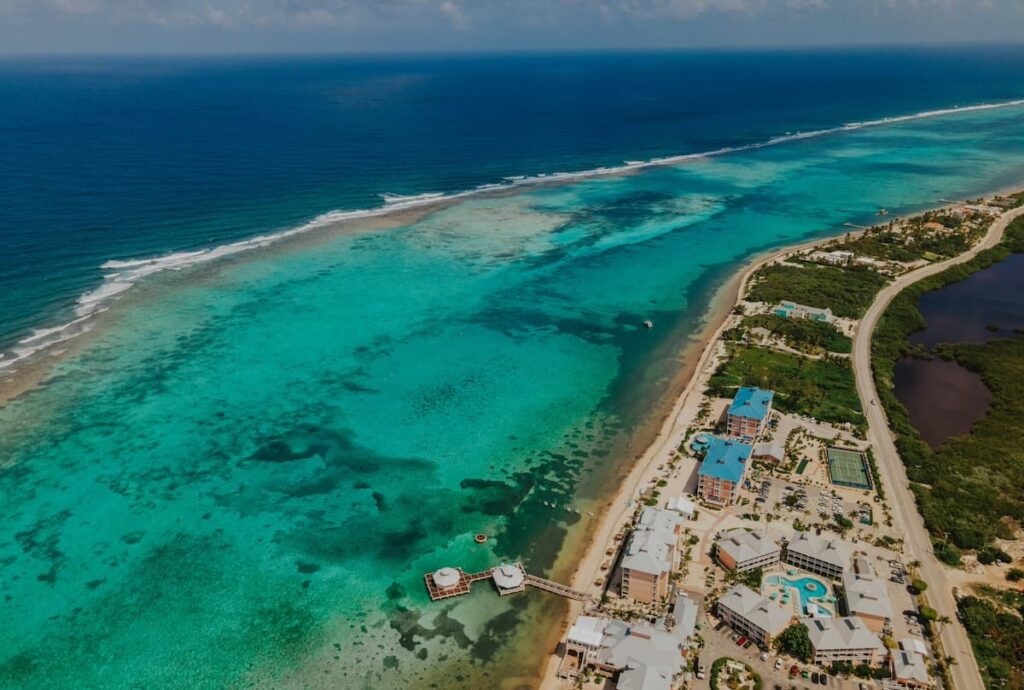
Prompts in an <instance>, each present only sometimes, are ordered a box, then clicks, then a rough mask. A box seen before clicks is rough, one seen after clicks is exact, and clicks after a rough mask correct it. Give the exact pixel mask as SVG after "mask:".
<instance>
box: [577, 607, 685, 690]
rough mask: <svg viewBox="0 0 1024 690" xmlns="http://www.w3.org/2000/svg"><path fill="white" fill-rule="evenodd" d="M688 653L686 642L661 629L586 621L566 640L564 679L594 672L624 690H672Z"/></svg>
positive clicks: (590, 618)
mask: <svg viewBox="0 0 1024 690" xmlns="http://www.w3.org/2000/svg"><path fill="white" fill-rule="evenodd" d="M685 650H686V644H685V642H684V640H682V639H681V638H680V637H679V636H678V635H676V634H674V633H669V632H667V631H665V630H663V629H662V628H660V627H656V626H653V625H649V624H646V623H630V622H626V621H620V620H617V619H614V618H597V617H594V616H580V617H579V618H577V619H576V623H575V624H573V626H572V627H571V628H570V629H569V634H568V635H567V636H566V640H565V653H564V655H563V656H562V660H561V662H560V664H559V667H558V675H559V677H561V678H568V679H571V680H575V679H577V678H579V677H580V675H581V674H582V673H583V672H584V671H586V670H588V669H589V670H591V671H593V672H594V673H596V674H597V675H599V676H603V677H605V678H613V679H615V681H616V682H615V687H616V688H618V689H619V690H669V688H671V687H672V683H673V681H674V679H675V678H676V677H677V676H678V675H679V674H680V673H682V671H683V668H684V666H685V663H686V657H685V656H684V654H683V652H684V651H685Z"/></svg>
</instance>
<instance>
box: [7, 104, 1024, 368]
mask: <svg viewBox="0 0 1024 690" xmlns="http://www.w3.org/2000/svg"><path fill="white" fill-rule="evenodd" d="M1020 106H1024V99H1015V100H1011V101H1002V102H999V103H982V104H978V105H969V106H964V107H962V108H961V107H953V108H942V109H939V110H927V111H923V112H919V113H914V114H911V115H898V116H895V117H885V118H881V119H877V120H867V121H865V122H850V123H847V124H844V125H840V126H838V127H829V128H827V129H817V130H812V131H809V132H797V133H795V134H784V135H781V136H777V137H772V138H770V139H766V140H765V141H760V142H755V143H753V144H744V145H742V146H725V147H722V148H718V149H713V150H711V151H702V152H698V153H685V154H680V155H676V156H665V157H661V158H652V159H650V160H646V161H626V162H625V163H624V164H623V165H618V166H600V167H597V168H591V169H589V170H580V171H576V172H553V173H539V174H536V175H513V176H509V177H505V178H503V180H504V182H501V183H493V182H492V183H486V184H481V185H478V186H476V187H474V188H472V189H467V190H463V191H461V192H452V193H444V192H425V193H422V194H414V195H409V196H403V195H401V194H391V193H383V194H381V195H380V196H381V199H382V201H383V205H382V206H379V207H376V208H370V209H357V210H352V211H330V212H328V213H324V214H322V215H319V216H317V217H315V218H314V219H313V220H311V221H309V222H308V223H305V224H303V225H300V226H298V227H295V228H292V229H290V230H285V231H283V232H279V233H274V234H271V235H259V236H256V237H252V238H249V239H246V240H239V241H237V242H231V243H229V244H224V245H220V246H217V247H212V248H210V249H200V250H195V251H188V252H175V253H172V254H165V255H163V256H158V257H153V258H149V259H129V260H111V261H107V262H105V263H103V264H102V265H101V266H100V268H102V269H105V270H108V271H112V272H110V273H108V274H106V275H105V276H104V277H103V283H101V284H100V286H99V287H98V288H96V289H95V290H91V291H89V292H87V293H85V294H83V295H82V296H81V297H79V298H78V300H77V301H76V304H77V307H76V309H75V319H74V320H73V321H70V322H68V323H65V324H63V325H61V326H56V327H53V328H45V329H37V330H35V331H33V332H32V334H31V335H29V336H28V337H26V338H23V339H21V340H19V341H18V344H17V345H16V346H15V347H14V348H12V349H11V350H10V351H9V352H6V353H0V371H3V370H4V369H7V368H9V367H11V366H13V365H14V364H16V363H17V362H20V361H22V360H24V359H27V358H28V357H31V356H33V355H35V354H37V353H39V352H41V351H43V350H45V349H46V348H48V347H50V346H51V345H56V344H57V343H61V342H65V341H67V340H70V339H71V338H73V337H75V336H76V335H80V334H81V333H84V332H87V331H88V330H89V326H88V323H87V320H88V319H89V318H90V317H92V316H94V315H95V314H98V313H100V312H102V311H106V309H107V306H108V304H109V302H111V301H113V300H115V299H116V298H117V297H119V296H120V295H121V294H123V293H124V292H125V291H127V290H129V289H131V288H132V286H134V285H135V284H136V283H137V282H138V281H140V280H142V279H143V278H145V277H147V276H150V275H153V274H155V273H159V272H161V271H166V270H174V271H179V270H182V269H185V268H188V267H191V266H195V265H198V264H203V263H208V262H210V261H216V260H217V259H221V258H223V257H226V256H232V255H234V254H238V253H240V252H245V251H249V250H250V249H256V248H258V247H266V246H269V245H270V244H272V243H274V242H278V241H280V240H283V239H286V238H288V237H293V236H295V235H299V234H303V233H306V232H309V231H311V230H316V229H318V228H322V227H325V226H327V225H333V224H335V223H342V222H348V221H354V220H359V219H362V218H373V217H378V216H385V215H389V214H392V213H395V212H396V211H403V210H408V209H413V208H419V207H423V206H429V205H432V204H437V203H441V202H450V201H455V200H459V199H464V198H468V197H472V196H478V195H482V194H486V193H493V192H497V191H508V190H513V189H519V188H523V187H530V186H537V185H542V184H548V183H552V182H554V183H564V182H572V181H576V180H585V179H591V178H598V177H608V176H613V175H621V174H623V173H626V172H630V171H633V170H643V169H647V168H656V167H668V166H672V165H679V164H683V163H687V162H690V161H695V160H701V159H706V158H716V157H721V156H726V155H729V154H734V153H742V152H745V151H756V150H758V149H764V148H768V147H770V146H780V145H782V144H787V143H790V142H793V141H801V140H804V139H813V138H817V137H823V136H828V135H832V134H840V133H844V132H852V131H857V130H861V129H866V128H869V127H884V126H886V125H894V124H900V123H904V122H912V121H914V120H924V119H930V118H937V117H947V116H950V115H959V114H961V113H973V112H979V111H985V110H997V109H1002V108H1014V107H1020ZM50 336H53V337H50Z"/></svg>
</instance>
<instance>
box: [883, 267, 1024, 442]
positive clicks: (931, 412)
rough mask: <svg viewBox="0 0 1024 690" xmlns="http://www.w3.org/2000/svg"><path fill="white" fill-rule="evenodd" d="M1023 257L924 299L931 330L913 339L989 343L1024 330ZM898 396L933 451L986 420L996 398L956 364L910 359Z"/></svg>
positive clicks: (899, 366)
mask: <svg viewBox="0 0 1024 690" xmlns="http://www.w3.org/2000/svg"><path fill="white" fill-rule="evenodd" d="M1022 295H1024V254H1014V255H1012V256H1010V257H1008V258H1007V259H1005V260H1003V261H1000V262H999V263H997V264H995V265H994V266H991V267H989V268H987V269H985V270H984V271H979V272H977V273H975V274H973V275H972V276H970V277H969V278H967V279H966V280H962V281H960V282H959V283H953V284H952V285H947V286H946V287H944V288H942V289H941V290H935V291H933V292H929V293H926V294H924V295H922V297H921V300H920V302H919V304H918V309H920V311H921V314H922V315H923V316H924V318H925V321H926V322H927V324H928V325H927V327H926V328H924V329H923V330H921V331H918V332H917V333H914V334H913V335H911V336H910V338H909V340H910V342H911V344H914V345H924V346H925V347H928V348H934V347H935V346H936V345H938V344H940V343H968V342H969V343H984V342H987V341H989V340H993V339H995V338H1005V337H1007V336H1010V335H1012V334H1013V332H1014V330H1016V329H1020V328H1022V327H1024V299H1022V298H1021V296H1022ZM894 385H895V389H896V397H897V398H899V400H900V402H902V403H903V405H904V407H906V408H907V412H908V413H909V416H910V422H911V423H912V424H913V425H914V427H915V428H916V429H917V430H918V431H919V432H920V433H921V437H922V438H923V439H924V440H925V441H926V442H927V443H928V444H929V445H930V446H932V447H933V448H936V447H938V446H939V445H941V444H942V442H943V441H945V440H946V439H947V438H950V437H952V436H959V435H961V434H966V433H968V432H969V431H970V430H971V427H972V426H974V423H975V422H977V421H978V420H979V419H981V418H982V417H984V416H985V414H986V413H987V412H988V409H989V404H990V403H991V401H992V394H991V392H990V391H989V390H988V388H986V387H985V384H984V383H983V382H982V380H981V377H980V376H978V375H977V374H975V373H974V372H971V371H968V370H967V369H964V368H963V367H961V366H960V365H959V364H957V363H956V362H950V361H945V360H942V359H931V360H926V359H915V358H911V357H908V358H905V359H903V360H901V361H899V362H897V363H896V371H895V378H894Z"/></svg>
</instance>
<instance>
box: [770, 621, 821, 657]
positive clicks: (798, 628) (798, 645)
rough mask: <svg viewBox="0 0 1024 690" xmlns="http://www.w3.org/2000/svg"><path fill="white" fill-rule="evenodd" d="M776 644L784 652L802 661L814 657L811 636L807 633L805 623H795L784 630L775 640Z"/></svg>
mask: <svg viewBox="0 0 1024 690" xmlns="http://www.w3.org/2000/svg"><path fill="white" fill-rule="evenodd" d="M775 646H776V647H777V648H778V650H779V651H780V652H782V653H783V654H789V655H790V656H792V657H795V658H797V659H799V660H800V661H804V662H810V660H811V659H812V658H813V657H814V648H813V647H811V638H810V637H809V636H808V634H807V626H805V625H804V624H803V623H794V624H793V625H791V626H789V627H788V628H786V629H785V630H783V631H782V634H781V635H779V637H778V638H777V639H776V640H775Z"/></svg>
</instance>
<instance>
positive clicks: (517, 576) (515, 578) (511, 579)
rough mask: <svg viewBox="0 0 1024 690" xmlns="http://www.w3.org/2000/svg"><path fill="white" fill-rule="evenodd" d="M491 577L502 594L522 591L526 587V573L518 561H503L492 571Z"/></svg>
mask: <svg viewBox="0 0 1024 690" xmlns="http://www.w3.org/2000/svg"><path fill="white" fill-rule="evenodd" d="M491 578H492V579H493V580H494V584H495V586H496V587H497V588H498V593H499V594H500V595H501V596H505V595H506V594H514V593H516V592H522V591H523V590H525V589H526V573H525V572H524V571H523V566H521V565H519V564H518V563H515V564H508V563H502V564H501V565H499V566H498V567H497V568H495V569H494V570H492V571H491Z"/></svg>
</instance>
